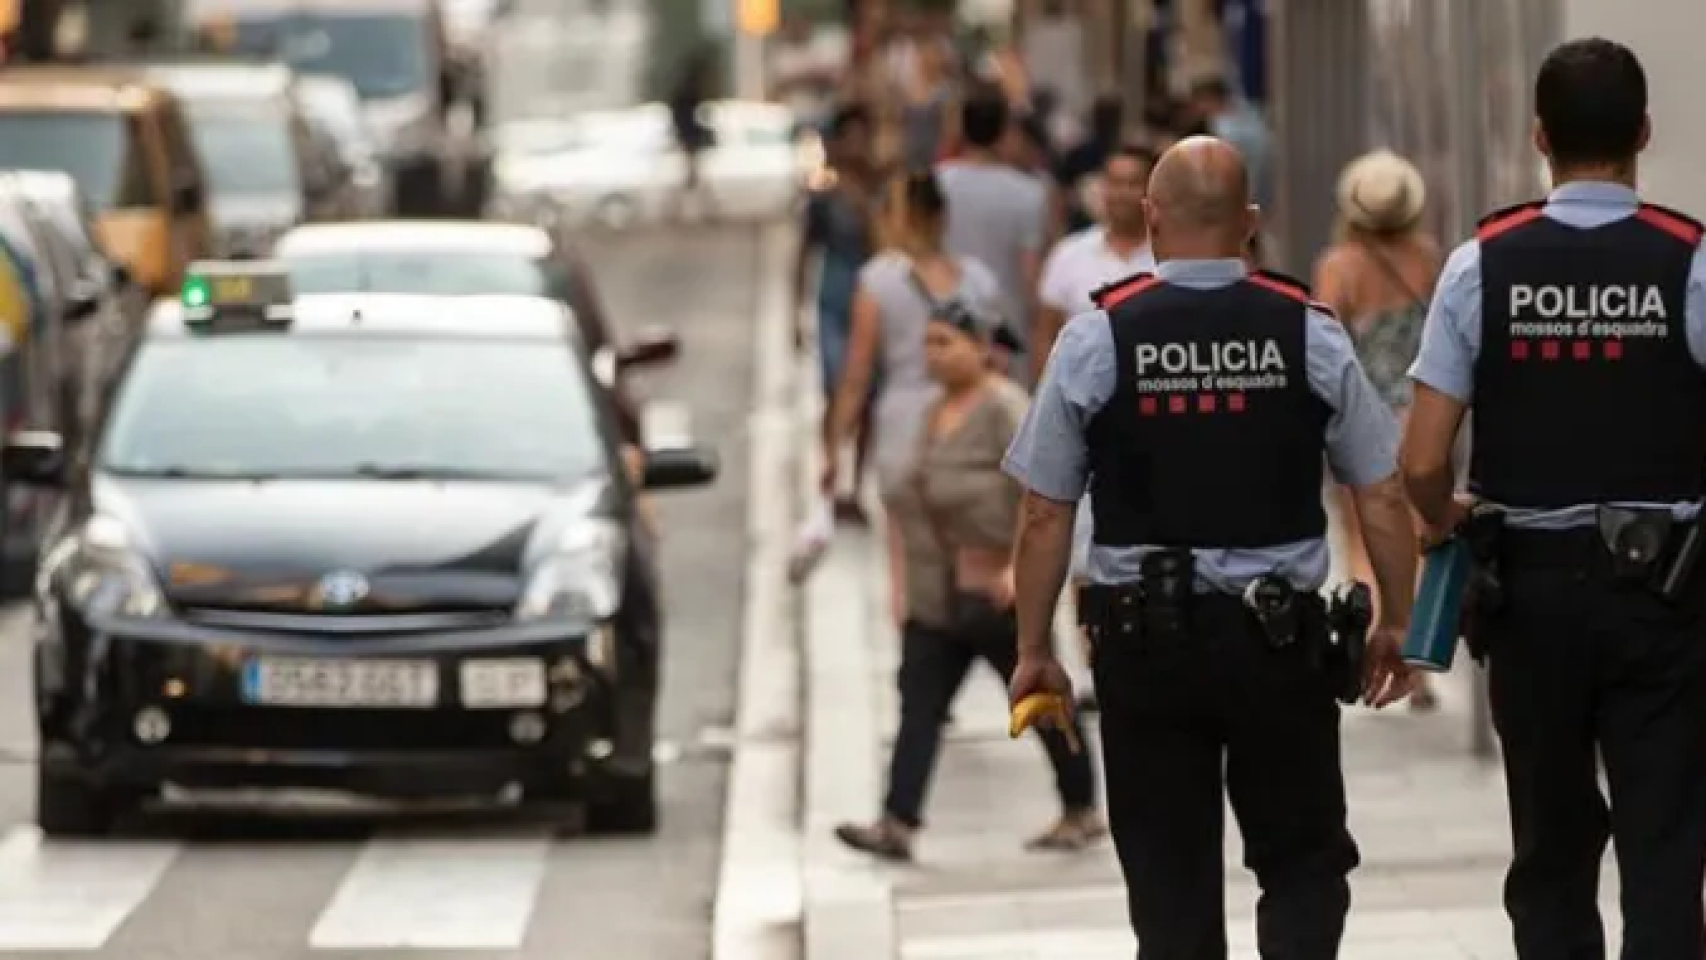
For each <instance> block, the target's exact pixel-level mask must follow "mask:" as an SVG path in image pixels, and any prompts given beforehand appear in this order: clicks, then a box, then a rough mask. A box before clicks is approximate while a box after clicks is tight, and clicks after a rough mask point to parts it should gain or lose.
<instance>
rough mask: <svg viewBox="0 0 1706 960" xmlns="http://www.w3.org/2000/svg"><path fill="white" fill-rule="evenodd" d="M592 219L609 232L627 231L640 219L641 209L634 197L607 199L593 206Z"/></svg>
mask: <svg viewBox="0 0 1706 960" xmlns="http://www.w3.org/2000/svg"><path fill="white" fill-rule="evenodd" d="M592 218H593V219H594V220H596V221H597V222H598V225H599V226H601V227H604V228H606V229H609V230H626V229H628V228H630V227H632V226H633V225H634V224H635V223H636V222H638V221H639V219H640V207H639V204H636V203H635V202H634V200H633V198H632V197H624V196H620V195H618V196H613V197H605V198H604V199H602V200H600V201H598V203H596V204H594V205H593V208H592Z"/></svg>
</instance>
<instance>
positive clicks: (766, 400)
mask: <svg viewBox="0 0 1706 960" xmlns="http://www.w3.org/2000/svg"><path fill="white" fill-rule="evenodd" d="M791 237H792V231H791V230H789V229H787V228H785V227H769V228H766V229H764V231H763V232H762V234H761V236H760V243H759V264H758V273H759V284H760V287H759V302H758V317H757V321H756V323H755V324H754V333H753V350H754V356H755V364H754V377H755V379H756V385H755V396H754V404H753V407H754V410H753V416H752V429H751V440H750V442H751V448H750V463H751V466H750V470H749V476H748V491H747V498H748V499H747V502H748V520H747V531H746V533H747V536H746V543H745V544H744V546H745V548H746V550H747V559H746V579H745V597H744V603H743V609H744V613H743V615H742V634H741V647H740V665H739V684H740V687H739V696H738V699H737V705H736V710H735V750H734V758H733V762H732V763H731V764H730V767H729V775H728V783H727V791H726V794H725V798H724V804H723V835H722V850H721V857H720V859H721V865H720V869H719V872H718V877H717V893H716V902H715V905H714V907H713V909H712V924H711V930H712V934H711V936H712V950H711V956H712V958H713V960H799V957H800V924H801V921H802V917H803V914H804V897H803V880H802V876H801V858H800V853H801V850H800V835H799V820H800V783H799V770H800V763H801V739H800V649H799V629H798V627H799V624H798V618H797V616H796V614H795V610H794V609H793V603H792V602H791V601H792V591H791V590H790V588H789V585H788V582H787V562H788V550H789V541H790V535H791V525H792V523H793V515H794V511H793V509H792V507H793V503H794V496H793V493H794V489H793V478H794V477H795V476H796V475H797V474H798V473H799V468H798V461H797V459H796V457H795V449H796V448H797V446H798V440H799V436H798V434H799V427H798V424H799V415H798V412H797V411H798V407H799V404H798V402H797V400H796V397H797V394H798V389H797V383H796V380H797V378H796V377H795V376H793V373H794V369H795V367H796V365H795V364H794V362H793V360H792V356H791V354H792V343H791V337H792V324H791V323H790V322H789V316H788V314H789V309H790V303H789V299H788V286H787V282H786V281H787V276H788V268H789V257H790V255H791V253H792V249H791V243H790V239H791Z"/></svg>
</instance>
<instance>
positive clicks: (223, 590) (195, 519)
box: [94, 477, 613, 614]
mask: <svg viewBox="0 0 1706 960" xmlns="http://www.w3.org/2000/svg"><path fill="white" fill-rule="evenodd" d="M94 501H95V503H94V505H95V509H96V512H97V513H98V514H101V515H104V516H109V517H112V518H114V519H116V520H118V521H120V522H121V523H123V524H124V526H125V529H126V531H127V532H128V534H129V535H130V537H131V538H132V540H133V541H134V542H135V544H136V545H137V548H138V550H139V551H140V552H141V553H142V554H143V556H144V557H145V558H146V559H147V560H148V562H149V563H150V565H151V566H152V567H153V568H154V570H155V572H156V574H157V576H158V577H159V580H160V583H161V584H162V587H163V589H164V591H165V593H166V595H167V597H168V599H170V600H172V601H173V602H174V603H176V604H179V605H181V606H187V607H217V608H225V609H252V610H278V611H300V612H317V613H318V612H337V613H348V614H362V613H389V612H407V611H414V612H422V611H434V610H439V611H443V610H485V609H492V610H496V609H500V608H501V609H505V610H507V609H509V608H512V607H513V606H514V604H515V602H516V600H517V599H518V598H519V596H520V592H521V589H522V581H523V576H524V574H525V572H526V571H527V570H528V569H529V568H530V567H531V566H532V565H533V564H534V563H535V562H536V561H537V559H538V555H539V554H541V553H543V552H544V550H543V548H541V546H540V544H541V543H551V542H555V539H554V538H556V537H558V536H560V535H561V533H562V531H563V529H564V528H566V527H568V526H570V525H573V524H576V523H584V522H586V521H587V520H588V519H589V518H593V517H599V516H607V515H609V513H610V512H611V509H612V506H613V501H612V491H611V489H610V485H609V484H608V483H607V482H604V481H603V480H588V481H584V482H581V483H576V484H572V485H568V486H561V487H557V486H551V485H547V484H536V483H507V482H466V481H457V482H437V481H430V482H429V481H419V482H417V481H407V482H400V481H341V480H284V481H259V482H255V481H200V480H196V481H186V480H137V479H128V478H127V479H117V478H111V477H107V478H102V479H100V480H98V481H97V482H96V484H95V488H94ZM333 574H337V575H340V576H342V575H345V574H355V575H358V576H360V577H361V578H364V579H365V580H366V581H367V584H368V589H367V591H366V595H365V596H364V597H362V598H360V599H359V600H358V601H355V602H350V603H346V604H344V605H342V606H340V607H338V608H337V609H336V610H331V609H329V606H331V604H329V603H328V599H329V598H327V597H323V596H322V595H321V594H322V591H321V589H320V588H321V586H322V581H323V580H324V579H325V578H326V577H328V576H329V575H333ZM346 579H347V578H346Z"/></svg>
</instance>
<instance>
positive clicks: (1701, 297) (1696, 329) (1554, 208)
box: [1410, 183, 1706, 530]
mask: <svg viewBox="0 0 1706 960" xmlns="http://www.w3.org/2000/svg"><path fill="white" fill-rule="evenodd" d="M1640 202H1641V200H1640V197H1639V196H1637V195H1636V193H1635V191H1633V190H1631V189H1629V188H1628V187H1625V186H1623V185H1622V184H1616V183H1569V184H1565V185H1564V186H1561V187H1559V188H1558V189H1556V190H1554V191H1552V195H1551V196H1549V197H1547V198H1546V206H1545V208H1544V209H1543V210H1542V211H1541V212H1542V213H1543V214H1544V215H1545V216H1547V217H1550V218H1552V219H1553V220H1556V221H1558V222H1559V223H1562V224H1566V225H1568V226H1572V227H1577V228H1580V229H1592V228H1594V227H1599V226H1604V225H1605V224H1607V223H1610V222H1612V221H1613V220H1622V219H1623V218H1625V217H1631V216H1634V215H1635V211H1636V209H1637V208H1638V207H1639V205H1640ZM1684 325H1685V326H1684V329H1685V330H1686V331H1687V334H1688V349H1689V351H1690V352H1691V353H1693V354H1694V358H1695V360H1697V361H1699V363H1700V365H1701V366H1702V367H1703V368H1706V252H1702V251H1698V250H1697V251H1695V254H1694V266H1693V269H1692V270H1690V271H1689V274H1688V297H1687V300H1686V307H1685V310H1684ZM1480 352H1481V244H1480V242H1479V241H1476V240H1470V241H1469V242H1467V243H1465V244H1463V245H1462V246H1460V247H1458V248H1457V249H1456V250H1454V251H1452V253H1451V259H1449V260H1447V261H1446V263H1445V270H1444V272H1443V273H1441V274H1440V278H1439V285H1438V286H1437V287H1436V288H1435V290H1434V301H1433V306H1432V307H1431V308H1430V309H1429V310H1428V319H1427V323H1426V324H1425V325H1424V326H1423V327H1422V344H1421V348H1420V350H1419V351H1418V352H1417V354H1416V362H1415V363H1414V364H1413V365H1412V366H1411V367H1410V379H1412V380H1414V381H1416V382H1417V383H1420V384H1424V385H1426V386H1429V387H1432V388H1433V389H1435V390H1438V391H1439V392H1440V393H1443V394H1445V395H1446V396H1448V397H1451V398H1452V399H1454V400H1457V401H1459V402H1462V403H1465V404H1473V400H1474V389H1475V358H1476V357H1477V356H1478V355H1479V354H1480ZM1596 506H1597V505H1596V504H1591V503H1587V504H1580V505H1577V506H1571V507H1563V508H1560V509H1556V510H1511V511H1509V512H1508V513H1507V514H1506V517H1505V522H1506V523H1508V524H1510V525H1511V526H1513V527H1526V528H1529V529H1534V530H1560V529H1565V528H1568V527H1579V526H1585V525H1587V524H1590V523H1593V522H1594V511H1595V508H1596ZM1613 506H1626V507H1647V508H1658V507H1665V506H1669V507H1671V508H1672V510H1673V512H1674V513H1675V514H1676V517H1677V519H1679V520H1687V519H1689V518H1691V517H1693V516H1694V515H1695V513H1697V512H1698V511H1699V505H1698V504H1693V503H1679V504H1654V503H1618V504H1613Z"/></svg>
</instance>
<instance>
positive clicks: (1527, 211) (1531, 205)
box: [1475, 200, 1546, 240]
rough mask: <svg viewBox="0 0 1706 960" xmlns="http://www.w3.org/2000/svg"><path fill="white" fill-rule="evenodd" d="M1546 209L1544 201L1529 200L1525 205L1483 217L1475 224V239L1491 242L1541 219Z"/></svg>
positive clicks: (1519, 204) (1517, 205) (1514, 206)
mask: <svg viewBox="0 0 1706 960" xmlns="http://www.w3.org/2000/svg"><path fill="white" fill-rule="evenodd" d="M1545 208H1546V201H1544V200H1529V201H1527V202H1524V203H1514V204H1511V205H1510V206H1508V207H1505V208H1503V209H1500V210H1494V211H1493V212H1492V213H1489V214H1487V215H1486V216H1484V217H1482V218H1481V219H1480V220H1479V221H1477V222H1476V224H1475V239H1477V240H1491V239H1493V238H1494V237H1496V236H1498V235H1499V234H1501V233H1504V232H1505V231H1507V230H1512V229H1514V228H1516V227H1520V226H1522V225H1523V224H1525V223H1530V222H1532V221H1534V220H1537V219H1539V218H1540V213H1541V211H1542V210H1544V209H1545Z"/></svg>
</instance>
